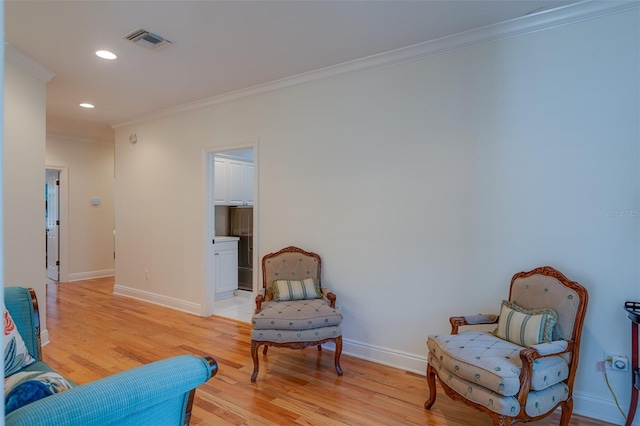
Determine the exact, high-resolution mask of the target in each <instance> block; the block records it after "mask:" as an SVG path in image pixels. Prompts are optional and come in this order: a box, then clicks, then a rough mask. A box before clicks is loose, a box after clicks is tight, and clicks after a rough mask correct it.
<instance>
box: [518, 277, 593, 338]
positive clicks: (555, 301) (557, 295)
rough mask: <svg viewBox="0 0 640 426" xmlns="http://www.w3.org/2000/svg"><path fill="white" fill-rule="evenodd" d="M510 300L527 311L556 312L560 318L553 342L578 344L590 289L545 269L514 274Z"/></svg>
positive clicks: (554, 331)
mask: <svg viewBox="0 0 640 426" xmlns="http://www.w3.org/2000/svg"><path fill="white" fill-rule="evenodd" d="M509 300H510V301H511V302H513V303H515V304H516V305H518V306H521V307H523V308H525V309H542V308H550V309H553V310H554V311H555V312H556V314H557V315H558V322H557V323H556V326H555V328H554V330H553V339H554V340H560V339H563V340H573V341H575V342H576V344H578V343H579V340H580V334H581V330H582V323H583V322H584V316H585V313H586V308H587V300H588V294H587V290H586V289H585V288H584V287H582V286H581V285H580V284H578V283H577V282H574V281H570V280H569V279H568V278H567V277H565V276H564V275H563V274H562V273H561V272H559V271H557V270H556V269H554V268H552V267H550V266H543V267H540V268H537V269H534V270H533V271H529V272H519V273H517V274H515V275H514V276H513V278H512V279H511V290H510V293H509Z"/></svg>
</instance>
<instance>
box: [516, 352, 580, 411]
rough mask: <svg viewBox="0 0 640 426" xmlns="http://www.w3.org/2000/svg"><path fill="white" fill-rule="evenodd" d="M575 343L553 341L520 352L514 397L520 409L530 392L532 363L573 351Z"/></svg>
mask: <svg viewBox="0 0 640 426" xmlns="http://www.w3.org/2000/svg"><path fill="white" fill-rule="evenodd" d="M574 345H575V342H573V341H572V340H555V341H553V342H550V343H540V344H538V345H533V346H531V347H528V348H524V349H522V350H521V351H520V360H521V361H522V367H521V368H520V390H519V391H518V394H517V395H516V398H517V399H518V402H519V403H520V406H521V407H524V406H525V405H526V403H527V396H528V395H529V391H530V390H531V379H532V378H533V362H534V361H535V360H536V359H538V358H546V357H550V356H556V355H560V354H563V353H566V352H571V351H573V347H574Z"/></svg>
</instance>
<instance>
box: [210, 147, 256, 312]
mask: <svg viewBox="0 0 640 426" xmlns="http://www.w3.org/2000/svg"><path fill="white" fill-rule="evenodd" d="M243 149H252V150H253V167H254V169H253V170H254V174H253V247H254V250H253V264H254V265H258V264H259V263H258V254H259V253H260V221H259V217H260V214H259V212H260V139H259V138H258V139H256V140H255V141H253V142H244V143H243V142H240V143H237V144H230V145H224V146H219V147H215V148H205V149H203V151H202V171H203V172H202V179H203V184H202V188H203V192H204V193H203V194H202V202H203V206H202V212H203V217H202V225H203V226H202V229H204V231H205V232H204V235H203V239H202V253H203V257H204V262H203V264H204V266H205V267H204V268H203V277H202V282H203V283H204V285H203V292H202V297H203V299H202V300H203V302H202V304H201V307H202V313H201V315H202V316H210V315H212V314H213V313H214V312H213V303H214V299H215V288H214V279H213V278H214V275H213V274H214V272H215V271H214V270H213V244H212V243H211V240H212V239H213V237H214V234H215V203H214V194H213V192H214V169H213V158H214V154H223V153H225V152H229V151H239V150H243ZM258 272H259V268H258V267H254V268H253V297H254V298H255V296H256V295H257V292H258V289H259V288H260V282H259V274H258Z"/></svg>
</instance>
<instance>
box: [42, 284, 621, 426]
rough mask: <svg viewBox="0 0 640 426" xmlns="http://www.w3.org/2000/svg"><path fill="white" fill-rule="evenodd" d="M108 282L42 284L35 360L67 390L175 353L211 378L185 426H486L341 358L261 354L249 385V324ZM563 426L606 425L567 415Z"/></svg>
mask: <svg viewBox="0 0 640 426" xmlns="http://www.w3.org/2000/svg"><path fill="white" fill-rule="evenodd" d="M113 284H114V283H113V279H112V278H103V279H96V280H87V281H80V282H74V283H63V284H57V285H48V290H47V301H46V302H47V311H48V314H47V328H48V331H49V338H50V340H51V343H50V344H48V345H47V346H45V347H44V358H45V361H47V362H49V363H50V364H51V366H52V367H53V368H55V369H57V370H58V371H60V373H62V374H63V375H66V376H68V377H69V378H70V379H71V380H73V381H75V382H76V383H80V384H82V383H86V382H89V381H93V380H96V379H99V378H101V377H105V376H108V375H110V374H113V373H116V372H119V371H122V370H126V369H129V368H132V367H136V366H138V365H141V364H144V363H148V362H152V361H156V360H159V359H162V358H166V357H170V356H174V355H179V354H184V353H190V354H196V355H204V354H210V355H212V356H213V357H214V358H215V359H216V360H217V361H218V364H219V372H218V374H217V375H216V376H215V377H213V378H212V379H211V380H209V381H208V382H207V383H205V384H204V385H202V386H200V387H199V388H198V390H197V391H196V398H195V403H194V411H193V417H192V421H191V424H192V425H214V424H215V425H245V424H246V425H367V426H370V425H437V426H445V425H447V426H452V425H456V426H457V425H468V426H483V425H486V426H488V425H491V422H490V421H489V417H488V416H487V415H485V414H482V413H480V412H477V411H475V410H473V409H471V408H468V407H466V406H463V405H462V404H459V403H454V402H452V401H451V400H450V399H449V398H448V397H447V396H446V395H444V394H441V395H438V400H437V401H436V403H435V406H434V408H433V410H432V411H426V410H425V409H424V408H423V403H424V402H425V400H426V399H427V395H428V391H427V386H426V383H425V379H424V377H423V376H420V375H417V374H413V373H408V372H405V371H402V370H398V369H395V368H390V367H385V366H381V365H378V364H374V363H371V362H367V361H363V360H360V359H356V358H352V357H349V356H347V355H343V356H342V359H341V365H342V368H343V370H344V376H343V377H338V376H337V375H336V373H335V370H334V368H333V353H332V352H329V351H323V352H320V353H318V351H317V349H315V348H309V349H305V350H302V351H294V350H290V349H281V348H270V349H269V355H268V357H266V358H261V364H260V375H259V376H258V380H257V382H256V383H255V384H252V383H251V382H250V375H251V372H252V371H253V363H252V361H251V357H250V354H249V353H250V351H249V345H250V339H249V332H250V328H249V325H248V324H246V323H242V322H238V321H234V320H229V319H224V318H220V317H216V316H213V317H209V318H201V317H197V316H194V315H190V314H186V313H182V312H178V311H174V310H172V309H168V308H163V307H160V306H156V305H153V304H150V303H145V302H141V301H137V300H134V299H130V298H126V297H122V296H114V295H113V294H112V292H113ZM40 303H42V301H40ZM261 357H262V355H261ZM547 419H548V420H544V421H540V422H536V423H530V424H532V425H536V426H550V425H557V424H558V421H559V416H558V415H557V414H554V415H552V416H551V417H548V418H547ZM571 425H575V426H604V425H608V423H604V422H599V421H594V420H590V419H587V418H581V417H580V416H577V415H574V416H573V418H572V421H571Z"/></svg>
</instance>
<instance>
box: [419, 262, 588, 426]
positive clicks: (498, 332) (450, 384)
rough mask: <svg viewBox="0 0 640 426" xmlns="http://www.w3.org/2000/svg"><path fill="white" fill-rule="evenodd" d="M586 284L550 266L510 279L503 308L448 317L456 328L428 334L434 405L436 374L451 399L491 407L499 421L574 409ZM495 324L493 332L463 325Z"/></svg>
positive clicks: (565, 420)
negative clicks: (490, 312)
mask: <svg viewBox="0 0 640 426" xmlns="http://www.w3.org/2000/svg"><path fill="white" fill-rule="evenodd" d="M587 299H588V294H587V290H586V289H585V288H584V287H582V286H581V285H580V284H578V283H576V282H573V281H569V280H568V279H567V278H566V277H565V276H564V275H563V274H562V273H560V272H558V271H557V270H555V269H553V268H551V267H549V266H545V267H541V268H537V269H534V270H533V271H530V272H520V273H517V274H515V275H514V276H513V278H512V280H511V290H510V293H509V300H508V301H506V300H505V301H503V302H502V306H501V309H500V315H499V316H498V315H474V316H466V317H464V316H461V317H451V318H450V320H449V322H450V323H451V326H452V331H451V333H452V334H448V335H432V336H429V338H428V340H427V348H428V351H429V354H428V366H427V384H428V386H429V399H428V400H427V402H426V403H425V404H424V406H425V408H426V409H430V408H431V407H432V406H433V404H434V402H435V400H436V381H435V378H436V377H438V380H439V382H440V384H441V386H442V388H443V389H444V391H445V393H446V394H447V395H448V396H449V397H451V398H452V399H454V400H457V401H462V402H464V403H466V404H467V405H470V406H472V407H474V408H476V409H478V410H480V411H483V412H486V413H488V414H489V415H490V416H491V418H492V419H493V424H494V425H510V424H511V422H512V421H531V420H538V419H540V418H542V417H545V416H547V415H548V414H551V413H552V412H554V411H555V410H556V409H557V408H558V407H561V408H562V415H561V419H560V425H562V426H566V425H568V424H569V419H570V418H571V413H572V411H573V399H572V392H573V381H574V378H575V375H576V369H577V367H578V352H579V349H580V335H581V332H582V324H583V322H584V316H585V312H586V308H587ZM477 324H496V325H497V327H496V329H495V331H494V332H493V333H491V332H480V331H472V330H468V331H464V332H461V333H458V327H460V326H466V325H477Z"/></svg>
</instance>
